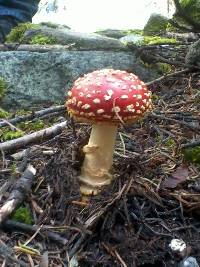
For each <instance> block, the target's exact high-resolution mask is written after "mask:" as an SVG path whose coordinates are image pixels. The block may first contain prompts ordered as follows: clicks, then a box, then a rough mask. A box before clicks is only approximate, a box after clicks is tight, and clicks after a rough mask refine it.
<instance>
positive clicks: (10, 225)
mask: <svg viewBox="0 0 200 267" xmlns="http://www.w3.org/2000/svg"><path fill="white" fill-rule="evenodd" d="M2 226H3V227H5V228H7V229H9V230H12V231H15V230H19V231H24V232H26V233H30V234H34V233H35V232H36V231H38V229H39V228H40V227H39V226H36V225H33V226H32V225H28V224H25V223H20V222H15V221H12V220H6V221H4V223H3V225H2ZM38 234H39V235H40V236H45V237H47V238H49V239H50V240H52V241H54V242H56V243H59V244H61V245H66V244H67V242H68V240H67V239H66V238H64V237H62V236H60V235H59V234H57V233H54V232H51V231H49V230H46V229H43V227H41V229H40V232H39V233H38Z"/></svg>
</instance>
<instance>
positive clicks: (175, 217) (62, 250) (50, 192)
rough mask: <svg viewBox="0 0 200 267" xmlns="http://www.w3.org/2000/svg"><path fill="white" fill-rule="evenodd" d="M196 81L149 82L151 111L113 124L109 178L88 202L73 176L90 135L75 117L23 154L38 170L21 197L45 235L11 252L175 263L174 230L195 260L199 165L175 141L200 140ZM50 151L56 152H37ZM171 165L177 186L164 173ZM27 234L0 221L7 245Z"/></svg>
mask: <svg viewBox="0 0 200 267" xmlns="http://www.w3.org/2000/svg"><path fill="white" fill-rule="evenodd" d="M199 87H200V80H199V76H198V74H197V73H193V74H188V75H184V76H182V77H179V78H178V79H177V80H174V78H173V79H171V80H169V81H168V82H165V83H163V84H160V85H159V86H155V87H152V88H151V89H152V91H153V93H154V105H155V110H154V113H153V114H151V115H149V116H148V117H147V118H145V120H144V121H142V122H140V123H137V124H135V125H132V126H131V127H127V128H126V129H123V128H121V129H119V135H118V139H117V144H116V153H115V158H114V169H113V171H114V174H115V180H114V181H113V183H112V184H111V185H110V186H109V187H106V188H105V190H104V191H103V192H102V193H101V194H100V195H98V196H95V197H91V200H90V202H89V203H88V204H85V203H83V202H82V199H81V196H80V193H79V186H78V182H77V180H76V177H77V176H78V173H79V171H80V166H81V162H82V160H83V158H82V156H83V155H82V153H81V149H82V147H83V145H84V144H86V143H87V140H88V136H89V130H90V128H89V127H88V126H87V125H78V124H77V125H76V126H75V132H76V134H75V133H74V129H73V125H72V124H71V122H70V121H69V124H68V126H67V127H66V131H65V132H64V133H63V134H61V135H59V136H57V137H56V138H54V139H53V140H50V141H48V142H45V143H43V144H40V146H37V150H36V151H35V152H34V153H29V154H28V156H27V158H24V159H23V162H25V165H26V163H27V162H30V163H31V164H32V165H33V166H34V167H35V168H36V170H37V182H36V183H35V185H34V187H33V189H32V193H31V194H30V195H29V196H27V200H26V202H24V203H23V204H24V205H25V206H26V207H28V208H30V210H31V214H32V216H33V220H34V224H36V225H38V226H41V232H42V231H43V232H42V233H43V235H42V236H41V235H40V234H39V231H38V234H37V235H36V236H34V237H33V238H32V240H31V241H30V242H29V243H28V244H27V246H28V247H31V248H34V249H37V250H38V252H37V253H36V252H35V254H33V255H31V254H30V253H27V251H26V252H22V250H20V252H19V248H18V250H17V249H16V248H15V249H14V250H15V253H16V255H18V258H19V259H21V260H23V261H24V262H26V263H27V266H38V265H37V264H38V262H39V260H40V259H41V258H42V260H43V261H44V262H46V265H45V263H44V265H39V266H43V267H44V266H69V265H68V260H69V258H71V257H72V256H73V255H75V256H76V259H77V260H78V262H79V266H81V267H82V266H84V267H87V266H88V267H89V266H103V267H109V266H123V267H125V266H130V267H134V266H138V267H139V266H143V267H145V266H148V267H151V266H154V267H156V266H159V267H162V266H172V267H173V266H177V262H178V259H177V258H175V257H174V255H172V254H171V252H170V250H169V247H168V245H169V243H170V241H171V240H172V239H173V238H181V239H183V240H184V241H185V242H186V243H187V245H188V246H191V253H190V254H191V255H193V256H194V257H196V259H197V261H198V262H200V245H199V244H200V219H199V207H200V193H199V192H200V175H199V168H198V165H194V164H193V163H188V162H186V161H185V160H184V158H183V151H182V148H181V146H182V145H184V144H186V143H192V142H193V141H194V140H199V138H200V116H199V115H200V112H199V109H200V94H199ZM49 150H51V151H54V153H53V155H46V154H44V151H49ZM12 163H13V160H12V159H11V157H10V156H9V155H4V158H3V161H2V166H4V167H5V166H6V167H7V168H9V166H11V164H12ZM21 164H22V162H21V161H19V162H16V165H17V166H19V165H21ZM178 167H179V171H180V172H179V174H178V178H177V179H178V181H177V179H176V185H175V186H174V185H172V182H171V180H170V178H171V177H173V175H174V172H175V171H177V168H178ZM185 171H186V173H187V174H188V175H186V176H187V177H186V178H187V179H186V178H184V177H185V176H184V172H185ZM11 177H12V178H11ZM18 177H19V174H18V175H17V174H15V175H14V176H13V175H12V174H11V173H4V174H1V180H0V186H3V185H4V184H5V181H6V179H12V184H13V183H14V181H15V179H18ZM171 179H172V181H174V179H173V178H171ZM179 179H180V180H182V181H180V180H179ZM169 187H170V188H169ZM11 189H12V185H11V186H9V189H8V190H6V192H3V193H2V192H1V194H0V196H1V203H4V202H5V200H6V198H7V197H8V195H9V192H10V191H11ZM46 228H48V229H49V230H51V231H52V232H57V233H59V235H60V236H62V237H63V238H66V239H67V240H68V241H67V242H66V244H65V245H63V244H60V243H56V242H55V241H51V240H49V239H48V238H46V237H45V232H44V230H42V229H46ZM31 236H32V234H28V233H26V232H25V231H23V230H20V231H19V230H16V229H14V228H12V231H11V230H8V229H5V228H3V229H2V230H1V233H0V239H1V240H2V241H3V242H4V243H6V244H7V245H8V246H9V247H12V248H13V247H14V246H16V245H17V246H19V244H20V243H21V244H24V243H25V242H26V241H27V240H29V239H30V238H31ZM45 251H48V256H47V254H46V253H45ZM47 259H48V261H49V263H48V264H47ZM1 260H2V262H3V257H2V256H1ZM4 263H5V262H4ZM34 264H35V265H34ZM2 266H3V265H2ZM7 266H15V265H14V263H8V265H7ZM16 266H17V265H16ZM72 266H73V265H71V267H72ZM74 266H75V265H74Z"/></svg>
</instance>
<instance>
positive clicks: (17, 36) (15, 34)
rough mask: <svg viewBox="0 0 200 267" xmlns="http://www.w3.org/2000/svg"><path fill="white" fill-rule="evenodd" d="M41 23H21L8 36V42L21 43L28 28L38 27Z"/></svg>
mask: <svg viewBox="0 0 200 267" xmlns="http://www.w3.org/2000/svg"><path fill="white" fill-rule="evenodd" d="M38 27H39V25H37V24H32V23H30V22H28V23H19V24H18V26H16V27H15V28H13V29H12V30H11V32H10V33H9V34H8V35H7V36H6V41H7V42H8V43H16V42H19V43H21V42H22V41H23V39H24V34H25V32H26V31H27V30H31V29H37V28H38Z"/></svg>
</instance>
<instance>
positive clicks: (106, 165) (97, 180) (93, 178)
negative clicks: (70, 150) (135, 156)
mask: <svg viewBox="0 0 200 267" xmlns="http://www.w3.org/2000/svg"><path fill="white" fill-rule="evenodd" d="M116 133H117V125H112V124H109V123H97V124H93V126H92V131H91V135H90V139H89V142H88V144H87V145H86V146H84V148H83V152H84V153H85V159H84V162H83V166H82V169H81V175H80V177H79V180H80V182H81V187H80V190H81V193H82V194H83V195H91V194H94V195H96V194H97V193H98V191H99V190H100V189H101V187H102V186H104V185H108V184H110V183H111V180H112V174H111V173H110V171H111V167H112V164H113V153H114V146H115V139H116Z"/></svg>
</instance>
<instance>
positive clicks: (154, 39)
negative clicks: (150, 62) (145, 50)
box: [143, 36, 177, 45]
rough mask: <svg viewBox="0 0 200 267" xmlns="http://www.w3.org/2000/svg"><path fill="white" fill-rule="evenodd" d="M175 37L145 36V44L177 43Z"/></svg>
mask: <svg viewBox="0 0 200 267" xmlns="http://www.w3.org/2000/svg"><path fill="white" fill-rule="evenodd" d="M176 43H177V40H176V39H175V38H163V37H159V36H144V40H143V44H147V45H155V44H176Z"/></svg>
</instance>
